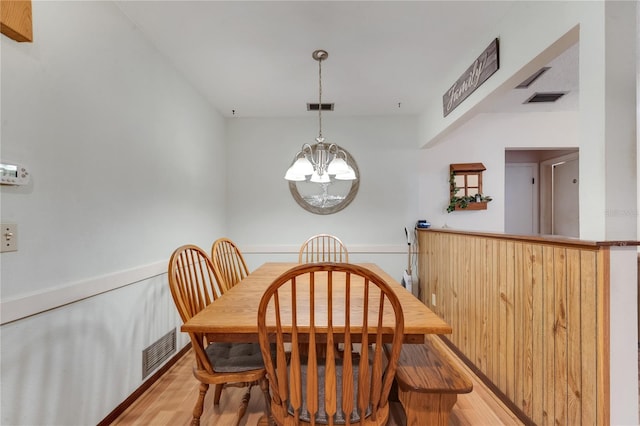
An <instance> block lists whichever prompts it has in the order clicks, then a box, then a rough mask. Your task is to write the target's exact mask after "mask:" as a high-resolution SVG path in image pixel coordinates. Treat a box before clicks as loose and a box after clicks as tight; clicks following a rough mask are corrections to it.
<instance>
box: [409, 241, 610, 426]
mask: <svg viewBox="0 0 640 426" xmlns="http://www.w3.org/2000/svg"><path fill="white" fill-rule="evenodd" d="M418 234H419V240H418V241H419V247H420V248H419V250H420V255H419V265H418V266H419V278H420V286H421V295H422V296H421V297H422V299H423V302H424V303H425V304H427V305H428V306H429V307H430V308H431V309H432V310H433V311H434V312H436V313H437V314H438V315H440V316H441V317H442V318H443V319H444V320H445V321H447V322H448V323H449V324H450V325H451V326H452V328H453V333H452V334H451V335H450V336H447V338H448V339H449V340H450V342H451V344H452V345H453V346H455V348H456V350H457V351H458V352H459V353H461V354H462V355H463V357H465V358H467V361H468V362H470V363H471V364H472V365H471V367H472V368H473V369H474V370H476V371H477V372H479V373H481V376H484V378H485V379H486V380H488V381H489V382H490V385H491V386H492V387H493V388H494V389H497V391H498V393H499V394H502V395H503V396H504V397H506V398H507V400H508V401H509V402H510V403H511V405H512V406H514V407H516V408H517V409H518V411H520V415H524V416H526V418H525V419H524V420H525V421H526V422H533V423H535V424H552V423H553V424H561V425H562V424H564V425H566V424H599V425H607V424H609V422H610V420H609V419H610V413H609V409H610V408H609V407H610V405H609V404H610V403H609V246H610V245H614V244H616V243H591V242H586V241H580V240H568V239H555V238H543V237H534V236H531V237H525V236H522V237H517V236H513V235H501V234H482V233H469V232H460V231H452V230H448V229H442V230H436V229H427V230H420V231H419V233H418ZM433 302H435V303H433Z"/></svg>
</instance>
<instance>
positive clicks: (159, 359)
mask: <svg viewBox="0 0 640 426" xmlns="http://www.w3.org/2000/svg"><path fill="white" fill-rule="evenodd" d="M174 353H176V330H175V329H173V330H171V331H170V332H168V333H167V334H165V335H164V336H162V337H161V338H159V339H158V340H156V341H155V342H154V343H152V344H151V345H150V346H149V347H148V348H146V349H144V350H143V351H142V379H143V380H144V379H145V378H146V377H147V376H148V375H149V374H151V373H152V372H153V370H155V369H156V368H157V367H158V366H159V365H160V364H162V363H163V362H164V361H165V360H167V358H169V357H170V356H171V355H173V354H174Z"/></svg>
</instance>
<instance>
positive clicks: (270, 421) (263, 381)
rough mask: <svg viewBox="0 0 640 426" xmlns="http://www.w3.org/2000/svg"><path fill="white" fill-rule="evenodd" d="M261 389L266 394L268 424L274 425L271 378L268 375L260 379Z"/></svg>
mask: <svg viewBox="0 0 640 426" xmlns="http://www.w3.org/2000/svg"><path fill="white" fill-rule="evenodd" d="M260 389H262V394H263V395H264V402H265V409H264V411H265V414H266V416H267V420H268V424H269V426H273V425H274V422H273V417H271V394H270V393H269V380H268V379H267V378H266V377H263V378H262V379H260Z"/></svg>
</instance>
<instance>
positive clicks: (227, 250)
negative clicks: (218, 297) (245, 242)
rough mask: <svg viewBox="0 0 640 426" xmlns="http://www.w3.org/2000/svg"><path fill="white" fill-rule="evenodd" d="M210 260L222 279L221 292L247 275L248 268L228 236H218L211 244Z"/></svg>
mask: <svg viewBox="0 0 640 426" xmlns="http://www.w3.org/2000/svg"><path fill="white" fill-rule="evenodd" d="M211 260H212V261H213V265H214V267H215V268H216V272H217V273H218V275H219V278H220V280H221V281H222V283H221V285H222V286H223V287H224V288H223V290H222V291H223V293H224V292H225V291H227V290H228V289H230V288H231V287H233V286H234V285H236V284H238V282H239V281H240V280H242V279H243V278H244V277H246V276H247V275H249V268H247V263H246V262H245V260H244V257H243V256H242V252H241V251H240V249H239V248H238V246H236V244H235V243H234V242H233V241H231V240H230V239H228V238H218V239H217V240H216V241H215V242H214V243H213V245H212V246H211Z"/></svg>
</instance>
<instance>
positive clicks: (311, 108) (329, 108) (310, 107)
mask: <svg viewBox="0 0 640 426" xmlns="http://www.w3.org/2000/svg"><path fill="white" fill-rule="evenodd" d="M318 105H320V104H319V103H317V102H316V103H307V111H317V110H318ZM322 110H323V111H333V104H332V103H331V104H324V103H323V104H322Z"/></svg>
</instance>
